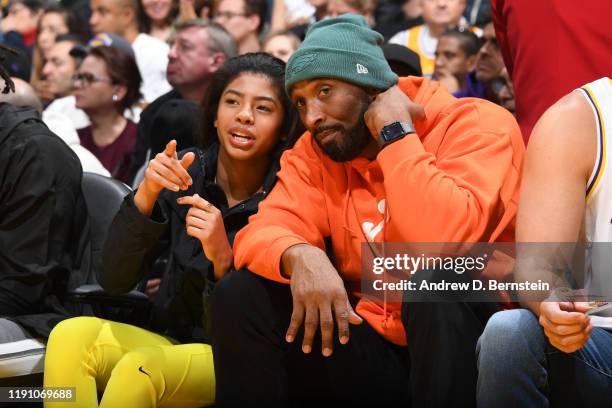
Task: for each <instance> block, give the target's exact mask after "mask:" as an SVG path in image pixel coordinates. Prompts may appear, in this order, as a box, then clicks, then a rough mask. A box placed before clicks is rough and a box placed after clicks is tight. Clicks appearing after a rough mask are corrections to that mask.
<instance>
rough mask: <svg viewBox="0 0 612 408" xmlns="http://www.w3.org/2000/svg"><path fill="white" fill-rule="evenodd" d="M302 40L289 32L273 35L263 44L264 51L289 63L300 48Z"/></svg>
mask: <svg viewBox="0 0 612 408" xmlns="http://www.w3.org/2000/svg"><path fill="white" fill-rule="evenodd" d="M300 43H301V41H300V39H299V38H298V37H297V35H295V34H294V33H293V32H291V31H289V30H285V31H279V32H276V33H271V34H270V35H268V36H267V37H266V39H265V40H264V42H263V44H262V48H263V51H264V52H266V53H268V54H270V55H273V56H275V57H276V58H278V59H280V60H282V61H283V62H285V63H287V61H289V57H291V55H292V54H293V53H294V52H295V50H297V49H298V47H299V46H300Z"/></svg>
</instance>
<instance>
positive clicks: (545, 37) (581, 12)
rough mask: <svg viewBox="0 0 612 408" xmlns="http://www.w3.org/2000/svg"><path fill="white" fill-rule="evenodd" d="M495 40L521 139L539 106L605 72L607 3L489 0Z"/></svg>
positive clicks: (611, 11)
mask: <svg viewBox="0 0 612 408" xmlns="http://www.w3.org/2000/svg"><path fill="white" fill-rule="evenodd" d="M491 8H492V13H493V22H494V23H495V30H496V33H497V42H498V44H499V47H500V48H501V50H502V53H503V57H504V61H505V64H506V67H507V69H508V72H509V74H510V77H511V78H512V82H513V84H514V91H515V99H516V118H517V120H518V122H519V125H520V127H521V132H522V133H523V139H524V140H525V143H527V141H528V140H529V136H530V135H531V130H532V129H533V127H534V125H535V123H536V121H537V120H538V119H539V118H540V117H541V116H542V114H544V111H546V109H548V108H549V107H550V106H552V104H554V103H555V102H556V101H557V100H558V99H560V98H561V97H562V96H563V95H565V94H567V93H569V92H570V91H572V90H573V89H575V88H578V87H580V86H581V85H582V84H585V83H589V82H591V81H594V80H595V79H598V78H601V77H603V76H606V75H609V74H610V68H611V67H612V53H611V52H610V44H611V43H612V35H611V34H610V27H612V5H611V4H610V2H608V1H601V0H584V1H581V2H580V3H579V5H577V3H576V2H575V1H574V0H538V1H525V0H492V1H491Z"/></svg>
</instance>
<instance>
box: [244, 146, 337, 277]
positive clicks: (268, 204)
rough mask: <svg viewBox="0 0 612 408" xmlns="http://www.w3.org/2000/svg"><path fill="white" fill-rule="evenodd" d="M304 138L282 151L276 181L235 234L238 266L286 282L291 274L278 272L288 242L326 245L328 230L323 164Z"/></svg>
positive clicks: (320, 247)
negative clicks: (287, 149) (323, 188)
mask: <svg viewBox="0 0 612 408" xmlns="http://www.w3.org/2000/svg"><path fill="white" fill-rule="evenodd" d="M305 139H308V138H305V137H302V138H301V139H300V140H299V141H298V143H297V144H296V146H295V147H294V148H293V149H292V150H290V151H287V152H285V153H284V154H283V156H282V158H281V170H280V171H279V173H278V181H277V182H276V185H275V186H274V188H273V189H272V191H271V192H270V193H269V195H268V197H267V198H266V199H265V200H264V201H262V202H261V203H260V204H259V210H258V212H257V214H255V215H253V216H252V217H251V218H250V219H249V223H248V224H247V225H246V226H245V227H244V228H243V229H242V230H240V232H239V233H238V234H237V235H236V239H235V242H234V264H235V265H236V267H237V268H243V267H247V268H249V269H250V270H251V271H253V272H255V273H257V274H259V275H262V276H264V277H266V278H268V279H272V280H275V281H278V282H284V283H289V279H288V277H289V276H290V274H289V273H288V274H287V275H286V276H283V275H282V274H281V257H282V255H283V253H284V252H285V251H286V250H287V249H288V248H290V247H292V246H294V245H297V244H309V245H311V246H314V247H317V248H319V249H322V250H325V244H324V237H326V236H329V235H330V231H329V223H328V220H327V213H326V211H325V208H326V204H325V198H324V197H323V194H322V192H321V188H322V182H323V181H322V175H321V171H320V166H321V164H320V159H319V158H318V157H317V156H316V153H315V152H314V149H313V148H312V146H309V143H310V142H306V141H305ZM308 140H310V139H308Z"/></svg>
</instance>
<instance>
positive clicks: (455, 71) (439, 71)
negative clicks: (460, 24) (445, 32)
mask: <svg viewBox="0 0 612 408" xmlns="http://www.w3.org/2000/svg"><path fill="white" fill-rule="evenodd" d="M475 60H476V57H475V56H470V57H468V56H467V55H466V54H465V51H463V49H462V48H461V41H459V39H457V38H455V37H451V36H442V37H440V40H439V41H438V46H437V48H436V66H435V70H434V77H436V78H441V77H443V76H445V75H453V76H454V77H455V78H457V79H458V80H463V78H465V76H466V75H467V74H468V72H470V70H472V69H473V68H474V62H475Z"/></svg>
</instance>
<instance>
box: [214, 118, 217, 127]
mask: <svg viewBox="0 0 612 408" xmlns="http://www.w3.org/2000/svg"><path fill="white" fill-rule="evenodd" d="M213 126H214V127H215V129H216V128H217V119H215V121H214V122H213Z"/></svg>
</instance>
